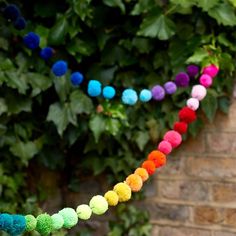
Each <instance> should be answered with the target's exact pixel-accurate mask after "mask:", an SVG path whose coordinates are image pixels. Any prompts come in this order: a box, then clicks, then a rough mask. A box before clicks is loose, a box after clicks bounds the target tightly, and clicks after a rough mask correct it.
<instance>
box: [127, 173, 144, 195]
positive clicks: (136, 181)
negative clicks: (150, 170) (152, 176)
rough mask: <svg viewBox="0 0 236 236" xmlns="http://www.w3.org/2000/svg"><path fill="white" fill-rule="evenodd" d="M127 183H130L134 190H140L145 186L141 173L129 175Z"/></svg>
mask: <svg viewBox="0 0 236 236" xmlns="http://www.w3.org/2000/svg"><path fill="white" fill-rule="evenodd" d="M125 183H126V184H128V185H129V186H130V188H131V190H132V191H133V192H138V191H140V189H141V188H142V186H143V180H142V178H141V177H140V176H139V175H136V174H131V175H129V176H128V177H127V178H126V180H125Z"/></svg>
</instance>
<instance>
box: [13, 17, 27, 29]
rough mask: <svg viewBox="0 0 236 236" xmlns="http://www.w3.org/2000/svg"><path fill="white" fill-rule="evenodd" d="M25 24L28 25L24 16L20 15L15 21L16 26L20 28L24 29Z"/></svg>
mask: <svg viewBox="0 0 236 236" xmlns="http://www.w3.org/2000/svg"><path fill="white" fill-rule="evenodd" d="M25 26H26V21H25V18H24V17H22V16H20V17H18V18H17V19H16V21H15V22H14V27H15V28H16V29H18V30H23V29H24V28H25Z"/></svg>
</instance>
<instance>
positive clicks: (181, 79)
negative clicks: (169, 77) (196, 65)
mask: <svg viewBox="0 0 236 236" xmlns="http://www.w3.org/2000/svg"><path fill="white" fill-rule="evenodd" d="M189 80H190V79H189V76H188V74H187V73H185V72H180V73H179V74H177V75H176V77H175V83H176V85H177V86H178V87H187V86H188V85H189Z"/></svg>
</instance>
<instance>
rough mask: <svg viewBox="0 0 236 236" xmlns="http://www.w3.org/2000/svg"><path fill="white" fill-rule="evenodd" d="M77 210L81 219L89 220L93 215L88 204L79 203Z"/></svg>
mask: <svg viewBox="0 0 236 236" xmlns="http://www.w3.org/2000/svg"><path fill="white" fill-rule="evenodd" d="M76 212H77V215H78V217H79V218H80V219H81V220H88V219H89V218H90V217H91V215H92V210H91V208H90V207H89V206H88V205H86V204H82V205H79V206H78V207H77V208H76Z"/></svg>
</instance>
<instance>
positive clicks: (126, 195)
mask: <svg viewBox="0 0 236 236" xmlns="http://www.w3.org/2000/svg"><path fill="white" fill-rule="evenodd" d="M113 191H114V192H116V194H117V195H118V197H119V202H126V201H128V200H129V199H130V198H131V195H132V193H131V188H130V186H129V185H127V184H126V183H118V184H116V185H115V186H114V188H113Z"/></svg>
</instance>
